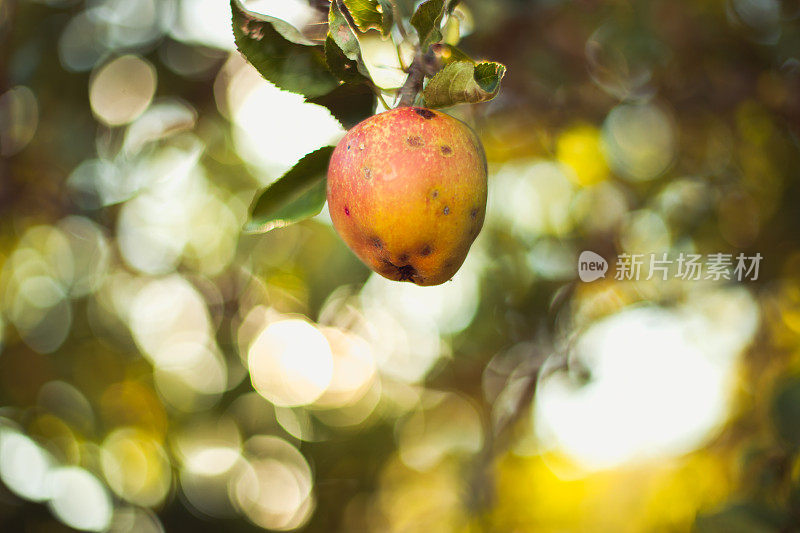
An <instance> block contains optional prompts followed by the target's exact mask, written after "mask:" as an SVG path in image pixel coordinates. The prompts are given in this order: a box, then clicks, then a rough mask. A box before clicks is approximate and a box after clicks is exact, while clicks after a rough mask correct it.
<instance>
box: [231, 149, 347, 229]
mask: <svg viewBox="0 0 800 533" xmlns="http://www.w3.org/2000/svg"><path fill="white" fill-rule="evenodd" d="M332 153H333V146H325V147H323V148H320V149H319V150H316V151H314V152H311V153H310V154H308V155H306V156H305V157H303V158H302V159H301V160H300V161H298V162H297V164H296V165H295V166H294V167H292V168H291V170H289V171H288V172H287V173H286V174H284V175H283V176H282V177H281V178H280V179H278V181H276V182H275V183H273V184H271V185H270V186H269V187H267V188H266V189H264V191H263V192H262V193H261V194H260V196H259V197H258V199H256V200H255V201H254V202H253V205H252V206H251V207H250V219H249V220H248V221H247V224H245V227H244V231H245V232H246V233H265V232H267V231H270V230H272V229H275V228H282V227H284V226H288V225H289V224H294V223H295V222H300V221H301V220H305V219H307V218H310V217H313V216H314V215H317V214H319V212H320V211H322V207H323V206H324V205H325V186H326V181H325V176H326V173H327V170H328V161H330V158H331V154H332Z"/></svg>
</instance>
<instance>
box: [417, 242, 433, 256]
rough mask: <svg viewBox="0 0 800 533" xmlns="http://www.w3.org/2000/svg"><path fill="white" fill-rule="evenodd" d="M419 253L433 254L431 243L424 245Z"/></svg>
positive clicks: (424, 254)
mask: <svg viewBox="0 0 800 533" xmlns="http://www.w3.org/2000/svg"><path fill="white" fill-rule="evenodd" d="M419 254H420V255H423V256H426V255H431V245H430V244H426V245H425V246H423V247H422V250H421V251H420V252H419Z"/></svg>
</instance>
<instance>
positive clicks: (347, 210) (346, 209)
mask: <svg viewBox="0 0 800 533" xmlns="http://www.w3.org/2000/svg"><path fill="white" fill-rule="evenodd" d="M344 214H345V215H347V216H350V208H349V207H347V206H344Z"/></svg>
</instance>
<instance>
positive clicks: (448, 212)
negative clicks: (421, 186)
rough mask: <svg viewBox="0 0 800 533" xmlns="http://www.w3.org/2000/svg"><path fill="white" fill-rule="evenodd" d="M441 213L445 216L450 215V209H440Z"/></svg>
mask: <svg viewBox="0 0 800 533" xmlns="http://www.w3.org/2000/svg"><path fill="white" fill-rule="evenodd" d="M442 213H444V214H445V215H449V214H450V208H449V207H448V206H444V209H442Z"/></svg>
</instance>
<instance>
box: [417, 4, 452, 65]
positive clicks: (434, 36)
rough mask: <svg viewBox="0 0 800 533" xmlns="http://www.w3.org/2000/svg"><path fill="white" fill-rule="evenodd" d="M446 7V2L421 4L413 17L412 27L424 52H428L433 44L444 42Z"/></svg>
mask: <svg viewBox="0 0 800 533" xmlns="http://www.w3.org/2000/svg"><path fill="white" fill-rule="evenodd" d="M444 7H445V1H444V0H427V1H425V2H423V3H422V4H420V6H419V7H418V8H417V11H416V13H414V14H413V15H412V16H411V25H412V26H414V28H415V29H416V30H417V35H419V44H420V47H421V48H422V51H423V52H425V51H427V50H428V46H430V45H431V44H433V43H438V42H439V41H441V40H442V31H441V26H442V17H443V16H444Z"/></svg>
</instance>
